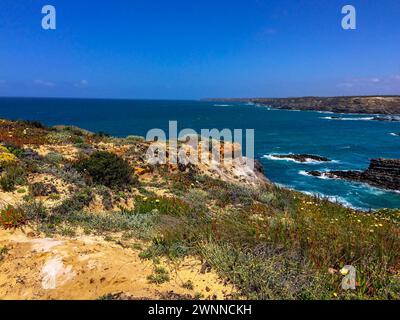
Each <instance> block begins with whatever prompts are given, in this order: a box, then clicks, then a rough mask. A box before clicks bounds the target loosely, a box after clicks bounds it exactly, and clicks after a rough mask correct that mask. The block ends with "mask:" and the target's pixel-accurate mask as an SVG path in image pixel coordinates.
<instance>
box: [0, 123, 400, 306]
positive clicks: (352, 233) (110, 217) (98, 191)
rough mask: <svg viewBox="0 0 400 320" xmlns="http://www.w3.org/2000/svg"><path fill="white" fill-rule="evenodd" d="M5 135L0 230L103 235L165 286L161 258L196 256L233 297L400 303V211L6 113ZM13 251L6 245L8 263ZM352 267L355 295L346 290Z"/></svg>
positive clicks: (173, 261)
mask: <svg viewBox="0 0 400 320" xmlns="http://www.w3.org/2000/svg"><path fill="white" fill-rule="evenodd" d="M5 131H7V132H12V133H11V136H10V134H8V135H6V134H5V133H4V132H5ZM0 132H1V133H0V140H1V139H2V137H6V138H5V140H1V141H2V143H3V147H1V151H2V153H3V154H10V155H13V156H6V157H5V158H9V159H12V161H10V162H8V163H7V164H6V165H4V166H2V167H1V178H0V185H1V188H2V191H1V192H0V195H1V198H0V199H1V200H2V199H6V198H7V199H12V201H9V202H11V203H8V204H7V205H4V206H3V207H2V208H1V210H0V232H1V229H6V230H17V229H20V228H27V227H29V228H31V229H32V230H33V231H32V232H34V234H35V235H36V236H40V237H43V238H44V237H47V238H57V237H60V236H62V237H70V238H79V237H85V236H86V237H87V236H97V237H102V238H103V239H105V240H107V241H109V242H112V243H116V244H118V245H119V246H120V247H121V248H122V249H123V250H137V251H139V257H140V259H142V261H143V263H149V264H151V265H152V266H153V273H152V274H150V275H148V276H146V277H145V279H146V281H148V282H149V283H151V284H157V285H158V284H160V285H161V284H163V285H168V283H169V282H170V281H171V277H172V273H171V272H170V271H169V269H167V268H166V267H165V266H164V263H168V265H178V264H179V263H180V262H181V261H184V260H185V259H188V258H189V257H195V258H196V259H199V260H200V261H202V265H201V269H200V270H199V272H200V273H203V274H207V273H209V272H215V273H217V274H218V276H219V277H220V278H221V279H222V281H223V282H224V284H225V285H230V286H232V287H234V288H235V292H234V294H232V295H231V296H230V298H241V299H399V298H400V296H399V294H400V210H377V211H370V212H363V211H357V210H355V209H351V208H346V207H344V206H342V205H341V204H339V203H334V202H331V201H328V200H327V199H323V198H319V197H316V196H308V195H305V194H302V193H299V192H295V191H291V190H287V189H283V188H280V187H277V186H275V185H273V184H271V183H269V182H268V181H267V180H265V181H264V180H253V181H250V180H248V181H241V182H238V180H237V179H235V177H234V175H233V174H232V175H231V176H229V175H226V176H225V178H224V179H222V178H219V177H218V176H215V175H213V174H212V172H209V171H207V170H205V169H204V168H196V167H189V166H188V167H187V168H182V167H181V168H174V167H171V166H168V165H163V166H154V165H152V166H151V165H148V164H146V162H145V161H144V159H143V154H144V150H146V148H147V145H146V142H144V141H143V139H139V138H137V137H135V138H132V137H131V138H129V137H128V138H125V139H122V138H121V139H119V138H114V137H111V136H109V135H106V134H101V135H99V134H92V133H89V132H86V131H84V130H80V129H77V128H70V127H58V128H46V127H45V126H43V125H40V124H39V123H26V122H14V121H7V120H3V121H2V122H1V123H0ZM24 132H25V134H24ZM31 132H32V134H31ZM54 137H57V139H55V138H54ZM11 146H13V147H11ZM17 168H19V169H17ZM226 177H231V178H226ZM3 180H4V182H2V181H3ZM21 188H24V189H25V190H26V192H25V193H19V192H18V190H20V189H21ZM7 247H8V246H7V245H6V244H3V243H0V268H1V264H2V263H3V262H4V261H5V260H7V259H8V256H7V255H8V253H7V252H8V251H7V250H6V249H4V248H7ZM6 253H7V254H6ZM347 265H351V266H354V267H355V268H356V271H357V273H356V277H357V278H356V289H355V290H344V289H342V286H341V283H342V280H343V276H344V272H343V267H345V266H347ZM137 276H140V275H137ZM71 281H73V280H71ZM181 286H182V287H183V288H185V289H186V290H189V291H193V295H189V296H188V297H186V298H188V299H189V298H193V299H195V298H200V297H202V296H203V295H204V294H206V292H203V293H202V292H197V289H196V284H195V283H193V282H192V281H185V282H183V283H182V285H181ZM116 293H117V292H110V295H106V296H107V297H116ZM117 296H118V297H121V295H120V294H118V295H117ZM21 298H22V297H21ZM175 298H176V297H175Z"/></svg>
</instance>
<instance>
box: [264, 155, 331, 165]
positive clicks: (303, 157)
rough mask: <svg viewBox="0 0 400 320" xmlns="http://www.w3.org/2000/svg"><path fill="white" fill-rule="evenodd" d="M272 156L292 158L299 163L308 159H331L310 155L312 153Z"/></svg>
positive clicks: (327, 160) (320, 160) (318, 160)
mask: <svg viewBox="0 0 400 320" xmlns="http://www.w3.org/2000/svg"><path fill="white" fill-rule="evenodd" d="M272 157H274V158H280V159H292V160H294V161H297V162H301V163H305V162H310V161H317V162H330V161H332V160H330V159H328V158H326V157H321V156H316V155H312V154H273V155H272Z"/></svg>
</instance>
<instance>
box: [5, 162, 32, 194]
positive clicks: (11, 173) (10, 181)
mask: <svg viewBox="0 0 400 320" xmlns="http://www.w3.org/2000/svg"><path fill="white" fill-rule="evenodd" d="M25 183H26V173H25V170H24V169H23V168H22V167H20V166H15V165H9V166H7V167H6V168H5V170H4V172H3V174H2V176H1V177H0V187H1V189H2V190H3V191H4V192H12V191H14V190H15V186H16V185H21V184H25Z"/></svg>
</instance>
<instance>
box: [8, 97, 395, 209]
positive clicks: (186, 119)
mask: <svg viewBox="0 0 400 320" xmlns="http://www.w3.org/2000/svg"><path fill="white" fill-rule="evenodd" d="M330 116H332V115H331V114H324V113H319V112H301V111H283V110H269V109H268V108H266V107H257V106H254V105H247V104H240V103H229V104H224V103H214V102H203V101H140V100H79V99H28V98H26V99H25V98H24V99H22V98H0V117H2V118H8V119H30V120H39V121H42V122H43V123H45V124H47V125H56V124H70V125H76V126H79V127H82V128H85V129H88V130H91V131H104V132H108V133H110V134H112V135H115V136H121V137H122V136H127V135H132V134H133V135H145V134H146V133H147V131H148V130H150V129H153V128H161V129H164V130H166V132H167V129H168V121H170V120H176V121H178V127H179V129H184V128H192V129H195V130H196V131H198V132H200V129H212V128H217V129H219V130H222V129H224V128H230V129H240V128H242V129H255V156H256V158H257V159H258V160H260V161H261V163H262V164H263V166H264V169H265V174H266V176H267V177H268V178H269V179H270V180H272V181H273V182H276V183H278V184H281V185H284V186H287V187H290V188H293V189H296V190H300V191H305V192H310V193H319V194H321V195H324V196H328V197H331V199H335V200H337V201H341V202H343V203H345V204H347V205H351V206H354V207H357V208H363V209H370V208H382V207H386V208H400V194H398V193H395V192H389V191H385V190H382V189H377V188H372V187H369V186H367V185H364V184H358V183H350V182H346V181H342V180H330V179H329V180H324V179H319V178H314V177H309V176H305V175H304V171H305V170H330V169H335V170H363V169H365V168H366V167H368V165H369V160H370V159H371V158H376V157H384V158H400V137H398V136H394V135H392V134H391V133H397V132H400V123H399V122H392V123H391V122H379V121H369V120H368V118H369V117H370V116H366V115H339V116H340V117H343V118H344V120H331V119H329V117H330ZM276 153H282V154H286V153H309V154H315V155H321V156H326V157H328V158H330V159H332V160H334V162H332V163H308V164H300V163H295V162H293V161H285V160H276V159H274V158H273V157H271V154H276Z"/></svg>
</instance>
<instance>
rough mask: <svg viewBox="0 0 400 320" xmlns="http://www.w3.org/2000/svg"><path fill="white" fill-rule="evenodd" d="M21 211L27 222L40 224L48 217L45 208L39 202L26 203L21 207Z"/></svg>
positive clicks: (30, 201)
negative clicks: (31, 221)
mask: <svg viewBox="0 0 400 320" xmlns="http://www.w3.org/2000/svg"><path fill="white" fill-rule="evenodd" d="M21 209H22V210H23V211H24V213H25V216H26V218H27V219H28V220H33V221H36V222H42V221H45V220H46V219H47V218H48V216H49V214H48V212H47V209H46V207H45V206H44V205H43V203H42V202H40V201H35V200H29V201H26V202H25V203H23V204H22V205H21Z"/></svg>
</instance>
